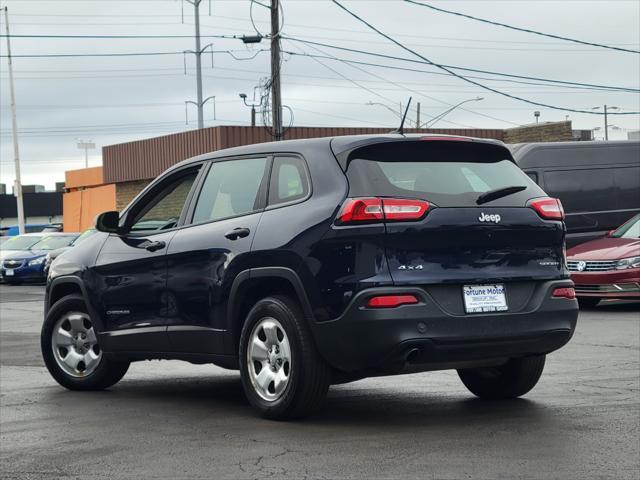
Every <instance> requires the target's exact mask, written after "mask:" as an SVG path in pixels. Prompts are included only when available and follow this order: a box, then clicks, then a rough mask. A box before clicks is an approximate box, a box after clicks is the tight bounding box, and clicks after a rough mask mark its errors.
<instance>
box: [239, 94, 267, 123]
mask: <svg viewBox="0 0 640 480" xmlns="http://www.w3.org/2000/svg"><path fill="white" fill-rule="evenodd" d="M239 96H240V98H241V99H242V101H243V102H244V104H245V105H246V106H247V107H251V126H252V127H255V126H256V107H261V106H262V97H260V103H256V89H255V88H254V89H253V102H251V103H247V94H246V93H240V94H239Z"/></svg>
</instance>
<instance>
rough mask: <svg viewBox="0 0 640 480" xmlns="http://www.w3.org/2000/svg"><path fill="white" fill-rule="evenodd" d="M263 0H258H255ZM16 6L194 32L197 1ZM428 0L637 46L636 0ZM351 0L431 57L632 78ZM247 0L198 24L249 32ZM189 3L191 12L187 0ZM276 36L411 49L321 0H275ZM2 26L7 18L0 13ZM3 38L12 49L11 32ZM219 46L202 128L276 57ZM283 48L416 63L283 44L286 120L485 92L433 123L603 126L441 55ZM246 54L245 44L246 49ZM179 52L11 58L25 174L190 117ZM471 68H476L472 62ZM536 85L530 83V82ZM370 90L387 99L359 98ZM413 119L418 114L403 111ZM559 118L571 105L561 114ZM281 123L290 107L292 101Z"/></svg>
mask: <svg viewBox="0 0 640 480" xmlns="http://www.w3.org/2000/svg"><path fill="white" fill-rule="evenodd" d="M263 1H265V2H266V1H267V0H263ZM0 3H1V4H2V5H7V6H8V7H9V19H10V23H11V24H10V28H11V33H12V34H18V35H20V34H22V35H29V34H39V35H186V36H188V35H193V29H194V27H193V7H192V6H191V5H189V4H187V3H186V2H184V3H183V2H181V1H180V0H126V1H124V0H122V1H119V0H2V1H1V2H0ZM431 3H433V4H434V5H437V6H440V7H442V8H447V9H450V10H456V11H459V12H463V13H468V14H470V15H475V16H478V17H483V18H488V19H492V20H495V21H498V22H502V23H508V24H513V25H517V26H521V27H525V28H530V29H534V30H539V31H543V32H548V33H553V34H557V35H562V36H566V37H572V38H577V39H581V40H585V41H590V42H596V43H602V44H607V45H614V46H621V47H624V48H630V49H635V50H638V49H639V48H640V2H638V1H636V0H630V1H618V2H616V1H610V0H607V1H537V2H536V1H477V0H474V1H447V2H444V1H433V2H431ZM344 4H345V5H346V6H347V7H348V8H350V9H351V10H353V11H354V12H356V13H358V14H359V15H360V16H362V17H363V18H366V19H367V20H368V21H370V22H371V23H372V24H373V25H375V26H376V27H378V28H380V29H381V30H383V31H384V32H386V33H388V34H390V35H391V36H393V37H394V38H396V39H397V40H399V41H401V42H402V43H403V44H405V45H407V46H410V47H411V48H412V49H414V50H416V51H418V52H419V53H420V54H422V55H424V56H426V57H428V58H430V59H431V60H432V61H434V62H436V63H440V64H447V65H454V66H459V67H467V68H475V69H483V70H490V71H497V72H504V73H511V74H517V75H527V76H534V77H543V78H550V79H557V80H565V81H572V82H580V83H591V84H602V85H612V86H623V87H630V88H636V89H637V88H639V85H640V55H638V54H634V53H625V52H618V51H614V50H607V49H603V48H597V47H591V46H586V45H578V44H575V43H569V42H565V41H560V40H555V39H550V38H544V37H540V36H536V35H531V34H527V33H522V32H516V31H511V30H507V29H504V28H501V27H497V26H492V25H487V24H483V23H479V22H475V21H473V20H469V19H465V18H461V17H457V16H452V15H448V14H444V13H438V12H434V11H431V10H429V9H427V8H424V7H419V6H415V5H411V4H407V3H403V2H401V1H366V0H344ZM249 7H250V2H249V1H247V0H226V1H223V0H211V15H209V2H208V1H207V0H203V1H202V4H201V7H200V11H201V20H202V22H201V23H202V34H203V35H233V34H239V35H242V34H247V35H250V34H255V30H254V28H253V26H252V23H251V21H250V8H249ZM182 8H184V23H183V22H182V18H181V9H182ZM282 8H283V10H284V27H283V32H284V34H285V35H288V36H291V37H297V38H301V39H304V40H310V41H316V42H323V43H328V44H332V45H337V46H342V47H348V48H355V49H360V50H366V51H369V52H376V53H382V54H388V55H394V56H399V57H404V58H415V57H412V56H411V54H409V53H408V52H405V51H403V50H402V49H400V48H399V47H398V46H395V45H393V44H392V43H390V42H389V41H388V40H385V39H384V38H382V37H380V36H378V35H377V34H375V33H372V32H371V31H370V30H367V28H366V27H365V26H364V25H362V24H359V23H358V22H357V21H356V20H355V19H353V18H352V17H350V16H348V15H347V14H346V13H345V12H343V11H342V10H340V9H339V8H338V7H337V6H335V5H334V4H332V3H330V2H329V1H324V0H323V1H304V0H282ZM268 15H269V11H268V10H267V9H265V8H262V7H260V6H254V8H253V16H254V20H255V26H256V27H257V29H258V30H260V31H261V32H263V33H265V32H267V31H268V26H269V22H268V20H269V16H268ZM2 33H3V34H4V33H5V31H4V18H3V17H2ZM0 40H1V46H0V50H1V52H2V55H6V43H5V42H6V39H5V38H2V39H0ZM202 41H203V45H206V44H208V43H213V45H214V46H213V49H215V50H232V51H233V53H234V55H235V56H236V57H238V58H242V59H245V60H237V59H234V58H233V57H232V56H231V55H229V54H227V53H216V54H214V58H213V68H212V66H211V56H210V55H205V56H204V57H203V69H204V70H203V74H204V96H205V97H207V96H210V95H215V97H216V102H215V103H216V105H215V106H216V112H215V113H216V118H215V119H214V118H213V113H214V112H213V104H208V105H207V107H206V111H205V117H206V121H205V124H206V126H213V125H247V124H248V123H249V120H250V111H249V109H248V108H246V107H245V106H244V105H243V104H242V102H241V100H240V99H239V98H238V93H239V92H246V93H248V94H249V96H250V97H251V93H252V91H253V87H254V86H255V85H258V84H259V82H260V80H261V79H262V78H264V77H265V76H266V75H267V74H268V71H269V53H268V52H267V51H261V50H262V49H267V48H268V43H267V42H265V41H263V43H262V44H259V45H256V46H253V47H252V48H246V47H245V46H244V45H243V44H242V42H240V41H239V40H233V39H218V38H203V40H202ZM193 42H194V41H193V38H160V39H70V38H64V39H51V38H49V39H37V38H13V39H12V53H13V54H14V55H33V54H81V53H82V54H86V53H94V54H95V53H100V54H109V53H133V52H136V53H149V52H182V51H184V50H188V49H193V48H194V45H193ZM282 48H283V50H285V51H291V52H296V53H305V52H306V53H308V54H315V55H333V56H337V57H339V58H343V59H349V60H357V61H363V62H370V63H378V64H385V65H389V66H398V67H405V68H414V69H422V70H426V71H430V72H434V73H419V72H407V71H402V70H394V69H389V68H380V67H373V66H358V67H354V66H350V65H347V64H345V63H341V62H338V61H335V60H322V63H323V64H324V65H323V64H321V63H319V62H318V61H316V60H314V59H313V58H309V57H304V56H300V55H288V54H285V55H284V61H283V64H282V75H283V76H282V93H283V100H284V103H285V104H286V105H288V106H289V107H290V108H291V109H292V111H293V114H294V118H293V124H294V125H295V126H365V127H366V126H375V127H389V128H393V127H396V126H397V123H398V121H397V117H396V116H395V113H394V112H393V111H391V109H394V110H397V109H399V104H400V102H405V101H406V99H407V97H408V96H409V95H413V97H414V102H416V101H420V102H421V105H422V119H423V121H425V120H428V119H429V118H430V117H433V116H435V115H438V114H440V113H441V112H443V111H444V110H446V109H447V108H449V107H450V106H451V105H453V104H456V103H458V102H461V101H463V100H466V99H469V98H475V97H478V96H481V97H483V98H484V99H483V100H482V101H478V102H472V103H469V104H467V105H466V110H463V109H457V110H455V111H454V112H452V113H451V114H449V115H448V116H447V117H445V118H444V119H443V120H442V121H441V122H439V123H438V124H437V126H438V127H443V128H444V127H460V126H464V127H475V128H509V127H513V126H517V125H521V124H528V123H532V122H534V116H533V112H534V111H535V110H539V111H540V112H541V116H540V121H558V120H564V119H565V118H569V119H570V120H572V121H573V127H574V128H578V129H593V128H596V127H600V130H599V131H596V132H595V134H596V136H597V137H602V136H603V132H602V128H603V119H602V117H600V116H595V115H588V114H582V113H571V112H565V111H560V110H553V109H548V108H541V107H536V106H533V105H527V104H526V103H523V102H520V101H517V100H512V99H508V98H505V97H503V96H500V95H498V94H495V93H491V92H488V91H483V90H482V89H481V88H480V87H477V86H474V85H470V84H468V83H465V82H464V81H463V80H460V79H457V78H455V77H452V76H447V75H441V74H437V73H442V72H440V71H439V70H438V69H437V68H434V67H427V66H425V65H420V64H411V63H407V62H401V61H392V60H385V59H381V58H375V57H371V56H368V55H364V54H353V53H348V52H344V51H339V50H332V49H329V48H326V47H321V50H322V51H319V50H315V49H314V48H318V47H312V46H309V45H307V44H302V43H298V42H294V41H291V40H284V41H283V43H282ZM254 56H255V58H252V57H254ZM183 62H184V58H183V55H182V54H172V55H155V56H131V57H126V56H123V57H114V56H112V57H104V56H103V57H68V58H59V57H53V58H51V57H50V58H14V75H15V81H16V97H17V105H18V129H19V132H20V138H19V142H20V155H21V160H22V182H23V184H32V183H36V184H44V185H46V186H47V187H48V188H52V187H53V184H54V182H56V181H62V180H63V179H64V171H65V170H68V169H74V168H81V167H82V166H83V165H84V160H83V155H84V154H83V152H82V151H80V150H78V148H77V146H76V143H77V141H78V139H85V140H93V141H94V142H95V143H96V145H97V148H96V149H95V150H93V151H91V152H90V158H89V163H90V165H99V164H100V163H101V150H100V148H101V147H102V146H104V145H110V144H114V143H120V142H126V141H130V140H135V139H140V138H148V137H153V136H157V135H162V134H166V133H171V132H177V131H182V130H185V129H193V128H195V119H196V112H195V110H194V108H193V107H192V106H191V107H189V114H188V117H189V125H186V124H185V107H184V102H185V100H194V99H195V77H194V66H195V64H194V59H193V57H192V56H190V55H188V56H187V57H186V62H187V75H185V74H184V70H183V69H184V64H183ZM0 64H1V70H0V80H1V82H2V88H1V92H0V102H1V109H0V122H1V123H0V139H1V141H2V144H1V149H0V175H1V179H0V182H2V183H6V184H8V185H10V184H11V183H12V182H13V180H14V173H13V172H14V171H13V146H12V142H11V121H10V107H9V88H8V74H7V59H6V58H0ZM467 75H474V74H470V73H467ZM475 75H476V76H481V77H484V78H483V79H482V80H476V81H479V82H482V83H484V84H486V85H490V86H491V87H493V88H495V89H498V90H501V91H504V92H508V93H510V94H512V95H517V96H520V97H524V98H527V99H530V100H533V101H536V102H540V103H545V104H551V105H557V106H562V107H567V108H573V109H591V108H592V107H594V106H597V105H603V104H605V103H606V104H608V105H613V106H617V107H620V108H621V109H622V110H621V111H627V112H630V111H640V95H638V94H637V93H627V92H612V91H602V90H600V91H594V90H590V89H572V88H568V87H564V86H553V87H549V86H542V85H528V84H521V83H509V82H505V81H504V80H500V81H498V80H495V79H490V78H495V77H490V76H488V75H478V74H475ZM534 83H535V82H534ZM369 102H376V103H383V104H386V105H387V106H388V107H389V108H385V107H384V106H380V105H367V103H369ZM411 116H412V118H414V117H415V112H412V113H411ZM567 116H568V117H567ZM285 117H286V118H285V121H286V122H288V121H289V118H288V115H285ZM609 121H610V124H611V125H614V126H615V128H616V129H611V130H610V138H611V139H624V138H626V137H627V132H628V131H630V130H637V129H640V118H639V117H638V116H637V115H624V116H622V115H621V116H615V115H612V116H610V120H609Z"/></svg>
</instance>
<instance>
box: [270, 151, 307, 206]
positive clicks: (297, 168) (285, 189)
mask: <svg viewBox="0 0 640 480" xmlns="http://www.w3.org/2000/svg"><path fill="white" fill-rule="evenodd" d="M308 194H309V177H308V175H307V169H306V167H305V164H304V160H302V159H301V158H299V157H276V158H275V159H274V161H273V169H272V170H271V183H270V185H269V205H277V204H279V203H288V202H294V201H296V200H300V199H302V198H305V197H306V196H307V195H308Z"/></svg>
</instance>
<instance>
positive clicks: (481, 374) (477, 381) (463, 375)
mask: <svg viewBox="0 0 640 480" xmlns="http://www.w3.org/2000/svg"><path fill="white" fill-rule="evenodd" d="M545 359H546V356H545V355H539V356H535V357H524V358H512V359H510V360H509V361H508V362H507V363H505V364H504V365H500V366H498V367H486V368H469V369H462V370H458V376H459V377H460V380H462V383H464V386H465V387H467V389H468V390H469V391H470V392H471V393H473V394H474V395H476V396H477V397H480V398H486V399H505V398H516V397H520V396H522V395H524V394H525V393H528V392H529V391H530V390H531V389H532V388H533V387H535V386H536V384H537V383H538V380H540V376H541V375H542V371H543V370H544V363H545Z"/></svg>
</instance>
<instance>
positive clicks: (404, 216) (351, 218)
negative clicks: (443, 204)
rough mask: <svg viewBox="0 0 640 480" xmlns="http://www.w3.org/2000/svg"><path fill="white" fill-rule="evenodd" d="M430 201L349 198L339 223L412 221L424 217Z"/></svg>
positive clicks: (339, 217)
mask: <svg viewBox="0 0 640 480" xmlns="http://www.w3.org/2000/svg"><path fill="white" fill-rule="evenodd" d="M428 210H429V202H427V201H425V200H416V199H407V198H348V199H347V200H346V201H345V202H344V204H343V205H342V208H341V209H340V213H339V214H338V218H337V223H339V224H341V225H345V224H350V223H381V222H384V221H388V222H410V221H416V220H420V219H421V218H423V217H424V216H425V215H426V213H427V211H428Z"/></svg>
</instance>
